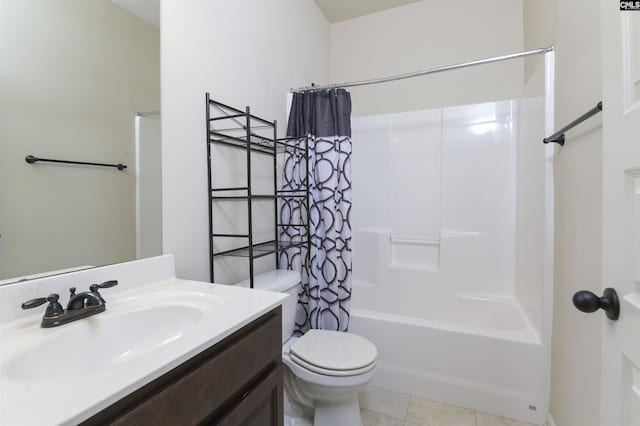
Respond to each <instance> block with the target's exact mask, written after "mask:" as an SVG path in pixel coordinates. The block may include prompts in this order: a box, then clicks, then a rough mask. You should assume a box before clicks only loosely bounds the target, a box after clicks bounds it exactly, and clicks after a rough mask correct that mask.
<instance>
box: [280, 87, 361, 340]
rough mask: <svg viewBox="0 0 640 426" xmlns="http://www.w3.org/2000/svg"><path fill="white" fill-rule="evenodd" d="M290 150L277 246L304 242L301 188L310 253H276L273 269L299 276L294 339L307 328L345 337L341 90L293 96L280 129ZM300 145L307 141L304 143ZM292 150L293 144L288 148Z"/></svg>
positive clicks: (347, 277) (347, 193)
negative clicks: (292, 139)
mask: <svg viewBox="0 0 640 426" xmlns="http://www.w3.org/2000/svg"><path fill="white" fill-rule="evenodd" d="M287 135H288V136H289V137H297V138H298V139H297V141H296V142H295V145H296V146H297V147H298V148H304V147H305V145H306V143H307V140H308V155H309V168H308V170H307V167H306V159H305V155H304V150H303V149H295V148H287V149H286V152H285V160H284V161H285V163H284V175H283V181H282V182H283V183H282V191H284V192H285V193H286V194H289V196H285V197H284V198H283V205H282V209H281V210H280V211H281V217H280V221H279V222H280V223H282V224H291V226H283V227H282V230H281V236H280V237H281V240H283V241H293V242H296V241H302V240H305V239H306V238H307V235H306V234H305V228H304V227H301V226H296V225H305V224H306V223H307V211H306V205H307V203H305V202H304V199H305V198H306V196H305V195H306V193H305V192H304V190H305V187H306V183H307V180H308V181H309V188H310V195H309V199H308V200H307V201H308V206H309V209H310V215H309V217H310V226H309V233H310V238H311V248H310V253H307V248H306V246H305V245H302V246H299V247H293V248H290V249H288V250H286V251H283V252H282V254H281V257H280V265H281V267H284V266H286V267H287V268H288V269H293V270H299V271H301V275H302V286H301V288H300V289H299V294H298V295H299V298H298V309H297V314H296V333H297V334H303V333H305V332H306V331H307V330H309V329H310V328H314V329H325V330H338V331H347V329H348V327H349V305H350V299H351V226H350V214H351V96H350V94H349V92H347V91H346V90H344V89H334V90H330V91H313V92H304V93H295V94H294V95H293V103H292V105H291V111H290V114H289V124H288V128H287ZM307 137H308V139H307ZM290 143H291V144H293V142H290Z"/></svg>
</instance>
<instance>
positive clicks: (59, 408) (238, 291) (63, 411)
mask: <svg viewBox="0 0 640 426" xmlns="http://www.w3.org/2000/svg"><path fill="white" fill-rule="evenodd" d="M111 279H116V280H118V286H116V287H113V288H109V289H104V290H102V291H101V293H102V295H103V297H104V298H105V299H106V301H107V310H106V311H105V312H102V313H100V314H97V315H94V316H92V317H89V318H85V319H81V320H78V321H75V322H72V323H70V324H66V325H63V326H59V327H55V328H50V329H44V328H41V327H40V321H41V319H42V315H43V313H44V308H45V307H44V306H42V307H41V308H35V309H32V310H28V311H23V310H22V309H21V308H20V304H21V303H22V302H24V301H26V300H28V299H32V298H35V297H41V296H43V295H47V294H50V293H59V294H60V296H61V299H62V301H63V302H65V301H66V299H67V296H66V295H67V294H68V288H69V287H70V286H72V285H73V286H76V287H77V288H78V291H84V290H85V289H86V288H87V287H88V286H89V285H90V284H91V283H96V282H98V283H99V282H103V281H107V280H111ZM284 298H286V296H285V295H282V294H279V293H273V292H266V291H261V290H250V289H245V288H235V287H230V286H224V285H215V284H209V283H203V282H195V281H186V280H180V279H177V278H176V277H175V272H174V262H173V256H171V255H165V256H159V257H155V258H149V259H144V260H138V261H134V262H127V263H121V264H116V265H110V266H105V267H99V268H93V269H88V270H83V271H77V272H72V273H68V274H63V275H56V276H52V277H46V278H40V279H36V280H32V281H26V282H22V283H19V284H9V285H5V286H2V287H0V307H1V309H0V340H1V341H2V345H0V389H1V392H0V424H3V425H4V424H7V425H14V424H24V422H25V419H26V420H27V421H28V422H29V424H62V425H67V424H77V423H79V422H81V421H83V420H85V419H87V418H89V417H91V416H92V415H94V414H96V413H97V412H99V411H101V410H102V409H104V408H106V407H108V406H109V405H111V404H112V403H114V402H116V401H118V400H119V399H121V398H122V397H124V396H125V395H128V394H130V393H131V392H133V391H135V390H136V389H138V388H140V387H142V386H143V385H145V384H147V383H149V382H151V381H152V380H154V379H155V378H157V377H159V376H161V375H163V374H164V373H166V372H168V371H170V370H171V369H173V368H174V367H176V366H178V365H179V364H181V363H183V362H184V361H186V360H188V359H190V358H192V357H193V356H194V355H196V354H198V353H200V352H201V351H203V350H205V349H207V348H209V347H211V346H212V345H214V344H215V343H217V342H219V341H220V340H222V339H223V338H225V337H226V336H229V335H230V334H232V333H233V332H235V331H237V330H239V329H240V328H242V327H243V326H244V325H246V324H248V323H249V322H251V321H252V320H254V319H256V318H258V317H259V316H261V315H262V314H264V313H266V312H268V311H269V310H271V309H273V308H274V307H276V306H277V305H279V304H280V303H281V302H282V300H283V299H284ZM167 317H169V320H170V323H169V324H166V323H164V324H163V323H162V321H166V320H167ZM185 323H188V324H187V326H185V327H182V325H184V324H185ZM159 324H160V325H159ZM110 330H111V331H110ZM110 332H111V333H112V334H109V333H110ZM111 335H113V338H109V336H111ZM158 342H160V343H158ZM74 344H78V346H77V347H74ZM72 355H73V356H72ZM40 358H41V359H40ZM51 395H55V398H51ZM34 407H37V409H34ZM27 413H28V414H27Z"/></svg>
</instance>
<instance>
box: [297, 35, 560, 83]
mask: <svg viewBox="0 0 640 426" xmlns="http://www.w3.org/2000/svg"><path fill="white" fill-rule="evenodd" d="M552 51H553V46H548V47H542V48H540V49H534V50H527V51H524V52H518V53H510V54H508V55H502V56H495V57H493V58H487V59H478V60H476V61H471V62H464V63H461V64H455V65H447V66H444V67H438V68H430V69H426V70H421V71H416V72H410V73H406V74H398V75H393V76H390V77H380V78H373V79H370V80H361V81H351V82H346V83H339V84H325V85H324V86H316V85H314V84H312V85H311V86H306V87H299V88H297V89H291V92H292V93H297V92H306V91H310V90H328V89H336V88H345V87H355V86H366V85H369V84H378V83H386V82H388V81H396V80H404V79H405V78H413V77H420V76H423V75H429V74H436V73H439V72H443V71H451V70H457V69H460V68H467V67H472V66H475V65H484V64H490V63H492V62H500V61H507V60H509V59H517V58H524V57H525V56H532V55H540V54H543V53H548V52H552Z"/></svg>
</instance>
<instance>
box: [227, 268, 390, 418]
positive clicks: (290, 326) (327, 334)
mask: <svg viewBox="0 0 640 426" xmlns="http://www.w3.org/2000/svg"><path fill="white" fill-rule="evenodd" d="M237 285H245V286H248V282H247V281H243V282H242V283H238V284H237ZM299 285H300V274H299V273H298V272H294V271H287V270H274V271H269V272H266V273H264V274H260V275H257V276H255V277H254V287H255V288H256V289H260V290H270V291H279V292H282V293H288V294H289V297H288V298H287V299H286V300H285V301H284V303H283V304H282V362H283V364H284V365H285V366H286V368H285V372H284V388H285V398H284V400H285V425H286V426H306V425H311V424H313V425H314V426H335V425H341V426H361V425H362V422H361V419H360V406H359V404H358V392H360V391H362V390H363V389H364V387H365V386H366V385H367V383H369V382H370V381H371V379H373V376H374V375H375V373H376V357H377V353H378V352H377V349H376V347H375V345H374V344H373V343H371V342H370V341H369V340H367V339H365V338H364V337H361V336H358V335H355V334H353V333H345V332H338V331H328V330H309V331H308V332H307V333H306V334H305V335H304V336H302V337H294V336H293V332H294V329H295V317H296V305H297V303H298V288H299V287H298V286H299Z"/></svg>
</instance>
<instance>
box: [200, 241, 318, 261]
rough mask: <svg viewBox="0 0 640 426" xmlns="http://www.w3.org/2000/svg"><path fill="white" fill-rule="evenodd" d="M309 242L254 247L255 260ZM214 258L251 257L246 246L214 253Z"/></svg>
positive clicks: (279, 242)
mask: <svg viewBox="0 0 640 426" xmlns="http://www.w3.org/2000/svg"><path fill="white" fill-rule="evenodd" d="M306 244H307V241H306V240H304V241H277V244H276V241H275V240H272V241H265V242H263V243H258V244H254V245H253V258H254V259H255V258H258V257H262V256H268V255H270V254H274V253H276V252H281V251H284V250H288V249H290V248H293V247H300V246H303V245H306ZM213 255H214V256H232V257H249V256H250V253H249V246H244V247H240V248H236V249H231V250H225V251H221V252H218V253H213Z"/></svg>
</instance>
